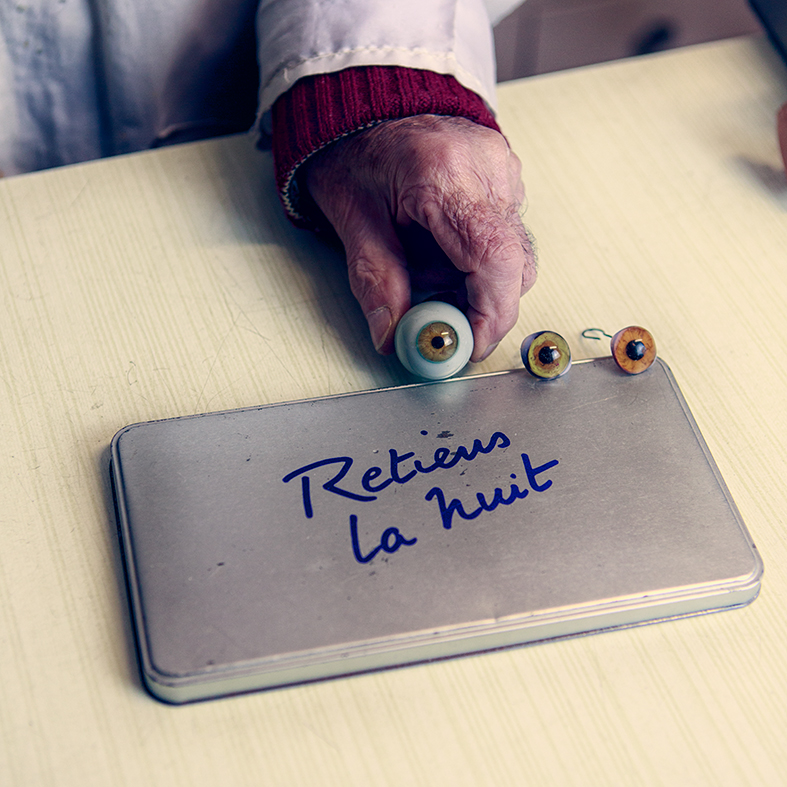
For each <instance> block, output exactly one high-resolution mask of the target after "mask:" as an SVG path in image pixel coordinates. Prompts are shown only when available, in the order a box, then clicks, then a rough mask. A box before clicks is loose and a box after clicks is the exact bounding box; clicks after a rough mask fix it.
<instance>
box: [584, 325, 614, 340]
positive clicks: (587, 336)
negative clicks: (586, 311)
mask: <svg viewBox="0 0 787 787" xmlns="http://www.w3.org/2000/svg"><path fill="white" fill-rule="evenodd" d="M591 333H600V334H601V336H606V337H607V339H611V338H612V335H611V334H609V333H607V332H606V331H604V330H602V329H601V328H585V330H584V331H582V338H583V339H595V340H596V341H598V342H600V341H601V336H591V335H590V334H591Z"/></svg>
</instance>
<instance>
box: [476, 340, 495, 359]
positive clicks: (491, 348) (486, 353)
mask: <svg viewBox="0 0 787 787" xmlns="http://www.w3.org/2000/svg"><path fill="white" fill-rule="evenodd" d="M498 344H500V342H495V343H494V344H490V345H489V347H487V348H486V350H485V351H484V354H483V355H482V356H481V360H479V362H478V363H481V361H485V360H486V359H487V358H488V357H489V356H490V355H491V354H492V353H493V352H494V351H495V350H496V349H497V345H498Z"/></svg>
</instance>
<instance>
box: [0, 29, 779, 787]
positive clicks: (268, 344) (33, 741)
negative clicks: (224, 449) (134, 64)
mask: <svg viewBox="0 0 787 787" xmlns="http://www.w3.org/2000/svg"><path fill="white" fill-rule="evenodd" d="M785 99H787V74H786V72H785V69H784V68H783V67H782V66H781V65H780V64H779V63H778V62H777V60H776V58H775V57H774V56H773V55H772V54H771V52H770V50H769V48H768V45H767V44H766V43H765V42H764V41H762V40H759V39H741V40H733V41H727V42H722V43H717V44H712V45H708V46H702V47H699V48H694V49H688V50H683V51H676V52H671V53H669V54H664V55H659V56H655V57H652V58H647V59H643V60H638V61H631V62H621V63H616V64H611V65H604V66H600V67H594V68H589V69H585V70H579V71H575V72H568V73H562V74H555V75H551V76H545V77H539V78H534V79H531V80H527V81H522V82H519V83H513V84H508V85H505V86H504V87H502V88H501V90H500V100H501V113H500V116H501V121H502V125H503V127H504V128H505V130H506V132H507V134H508V136H509V138H510V140H511V143H512V145H513V147H514V148H515V149H516V150H517V151H518V153H519V154H520V156H521V157H522V159H523V161H524V166H525V176H526V181H527V186H528V194H529V200H530V204H529V208H528V211H527V216H526V218H527V221H528V223H529V225H530V227H531V229H532V230H533V232H534V233H535V235H536V236H537V238H538V243H539V248H540V257H541V275H540V279H539V282H538V284H537V285H536V288H535V289H534V290H533V291H532V293H531V294H529V295H528V296H527V297H526V299H525V300H524V301H523V304H522V309H521V318H520V322H519V324H518V326H517V328H516V329H515V331H514V332H513V333H512V334H511V336H510V337H509V338H508V339H507V340H506V341H504V343H503V344H502V345H501V347H500V349H499V350H498V351H497V352H496V353H495V354H494V355H493V356H492V358H491V359H490V360H488V361H487V362H486V363H485V364H483V365H482V366H481V368H480V370H482V371H488V370H495V369H504V368H509V367H513V366H516V365H517V363H518V359H517V353H518V344H519V342H520V341H521V339H522V337H523V336H524V335H525V334H527V333H529V332H531V331H533V330H536V329H542V328H550V329H554V330H557V331H559V332H560V333H562V334H563V335H564V336H566V337H567V338H568V339H569V341H570V342H571V344H572V345H573V347H574V351H575V355H576V356H579V357H582V356H585V357H588V356H592V355H596V354H599V353H603V352H604V349H605V348H604V347H599V346H598V345H597V343H594V342H588V341H583V340H581V339H580V338H579V333H580V332H581V330H582V329H583V328H586V327H589V326H596V325H599V326H601V327H604V328H606V329H607V330H609V331H612V330H616V329H618V328H620V327H622V326H623V325H626V324H629V323H632V322H636V323H641V324H643V325H646V326H647V327H649V328H650V329H651V331H652V332H653V333H654V335H655V336H656V339H657V342H658V345H659V349H660V352H661V354H662V356H663V357H664V358H665V359H666V360H667V361H668V363H669V364H670V365H671V367H672V369H673V371H674V373H675V376H676V378H677V379H678V381H679V383H680V384H681V387H682V389H683V391H684V394H685V396H686V398H687V400H688V402H689V404H690V406H691V407H692V409H693V412H694V415H695V417H696V419H697V421H698V423H699V426H700V428H701V430H702V431H703V433H704V435H705V438H706V440H707V442H708V444H709V446H710V448H711V451H712V453H713V454H714V456H715V458H716V460H717V462H718V464H719V466H720V468H721V471H722V474H723V475H724V478H725V479H726V481H727V483H728V485H729V487H730V490H731V492H732V494H733V496H734V498H735V500H736V501H737V503H738V506H739V508H740V510H741V513H742V515H743V518H744V520H745V521H746V522H747V524H748V527H749V529H750V531H751V533H752V535H753V536H754V539H755V541H756V543H757V545H758V547H759V549H760V551H761V553H762V555H763V558H764V560H765V566H766V573H765V578H764V584H763V590H762V593H761V596H760V598H759V599H758V600H757V601H755V602H754V604H752V605H751V606H750V607H748V608H746V609H744V610H737V611H730V612H724V613H720V614H717V615H710V616H706V617H699V618H692V619H687V620H681V621H676V622H669V623H662V624H658V625H654V626H647V627H643V628H638V629H632V630H627V631H618V632H614V633H607V634H602V635H598V636H592V637H585V638H581V639H573V640H567V641H561V642H554V643H548V644H543V645H537V646H533V647H528V648H523V649H517V650H509V651H503V652H498V653H492V654H487V655H482V656H477V657H470V658H465V659H458V660H452V661H446V662H441V663H437V664H432V665H425V666H417V667H412V668H405V669H399V670H393V671H388V672H383V673H378V674H370V675H365V676H360V677H354V678H350V679H342V680H335V681H330V682H325V683H320V684H315V685H309V686H303V687H296V688H290V689H285V690H279V691H272V692H268V693H258V694H252V695H248V696H244V697H238V698H233V699H226V700H220V701H215V702H208V703H202V704H197V705H192V706H185V707H180V708H175V707H170V706H166V705H163V704H160V703H159V702H157V701H155V700H153V699H151V698H150V697H149V696H148V695H147V694H146V693H145V692H144V691H143V690H142V688H141V687H140V683H139V679H138V674H137V668H136V664H135V657H134V653H133V647H132V644H131V637H130V632H129V625H128V622H127V618H128V615H127V609H126V601H125V595H124V589H123V583H122V571H121V568H120V563H119V559H118V550H117V546H116V536H115V532H114V516H113V511H112V503H111V497H110V491H109V488H108V481H107V446H108V443H109V441H110V439H111V437H112V435H113V434H114V433H115V431H116V430H118V429H119V428H120V427H122V426H123V425H125V424H127V423H130V422H135V421H140V420H146V419H154V418H163V417H167V416H174V415H181V414H186V413H195V412H202V411H209V410H219V409H225V408H233V407H241V406H246V405H254V404H257V403H261V402H274V401H281V400H287V399H296V398H302V397H310V396H315V395H323V394H329V393H337V392H341V391H350V390H358V389H364V388H371V387H376V386H382V385H390V384H396V383H398V382H401V381H404V376H403V374H402V373H401V372H400V369H399V366H398V364H397V362H396V361H395V360H393V359H380V358H378V357H377V356H376V355H375V354H374V352H373V351H372V350H371V349H370V347H369V342H368V341H367V338H366V332H365V327H364V323H363V319H362V317H361V315H360V313H359V311H358V310H357V309H356V308H355V307H354V306H350V305H349V304H351V299H350V294H349V291H348V288H347V285H346V283H345V281H344V278H343V276H342V260H341V257H340V256H339V255H338V254H335V253H334V252H332V251H330V250H327V249H326V248H325V247H323V246H322V245H321V244H320V243H319V242H318V241H316V240H315V239H313V238H312V237H310V236H309V235H308V234H306V233H303V232H299V231H296V230H294V229H292V228H291V227H290V226H288V224H287V222H286V221H285V220H284V219H283V218H282V217H281V214H280V211H279V209H278V206H277V204H276V200H275V195H274V193H273V190H272V187H271V164H270V160H269V158H268V157H267V156H266V155H264V154H260V153H257V152H255V151H253V150H252V148H251V146H250V144H249V142H248V140H246V139H245V138H234V139H227V140H221V141H212V142H207V143H198V144H194V145H189V146H184V147H177V148H173V149H168V150H160V151H157V152H152V153H144V154H139V155H134V156H129V157H125V158H119V159H115V160H110V161H104V162H99V163H92V164H87V165H82V166H75V167H70V168H64V169H61V170H56V171H51V172H47V173H41V174H35V175H29V176H23V177H17V178H11V179H8V180H5V181H2V182H0V263H1V264H0V297H1V298H2V310H0V326H1V327H0V423H1V424H2V427H1V428H2V432H1V433H0V434H1V436H2V439H0V472H1V473H2V475H1V476H0V479H2V507H0V658H1V666H0V784H3V785H57V786H58V787H62V786H63V785H79V787H88V786H89V785H135V787H136V786H137V785H143V784H144V785H149V786H151V787H152V786H153V785H166V786H167V787H171V786H173V785H184V787H185V786H188V787H193V786H194V785H202V784H222V785H306V784H308V785H312V784H314V785H317V784H319V785H337V786H338V785H341V786H342V787H346V786H347V785H364V786H366V785H429V787H432V786H433V785H442V784H447V785H478V784H494V785H499V784H516V785H520V784H532V785H554V784H568V785H582V786H584V785H595V784H598V785H613V784H614V785H640V784H642V785H670V786H672V785H714V786H715V785H749V784H751V785H764V784H765V785H777V784H787V634H786V633H785V630H786V627H785V618H786V617H787V527H786V526H785V519H786V518H787V472H786V469H785V456H787V339H786V338H785V337H787V180H785V176H784V174H783V172H782V170H781V161H780V158H779V153H778V147H777V143H776V139H775V133H774V113H775V111H776V108H777V106H778V105H779V104H780V103H781V102H782V101H784V100H785ZM667 493H668V490H665V494H667Z"/></svg>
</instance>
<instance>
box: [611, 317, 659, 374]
mask: <svg viewBox="0 0 787 787" xmlns="http://www.w3.org/2000/svg"><path fill="white" fill-rule="evenodd" d="M609 347H610V350H612V357H613V358H614V360H615V363H616V364H617V365H618V366H619V367H620V369H621V370H622V371H624V372H625V373H626V374H641V373H642V372H644V371H645V370H646V369H649V368H650V367H651V365H652V364H653V361H655V360H656V342H655V340H654V339H653V336H652V335H651V334H650V332H649V331H646V330H645V329H644V328H640V327H639V326H638V325H630V326H629V327H628V328H623V330H621V331H618V332H617V333H616V334H615V335H614V336H613V337H612V341H610V343H609Z"/></svg>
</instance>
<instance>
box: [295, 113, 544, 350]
mask: <svg viewBox="0 0 787 787" xmlns="http://www.w3.org/2000/svg"><path fill="white" fill-rule="evenodd" d="M520 172H521V164H520V161H519V159H518V158H517V157H516V155H515V154H514V153H513V152H511V150H510V148H509V147H508V144H507V143H506V141H505V139H504V138H503V137H502V136H501V135H500V134H499V133H498V132H496V131H494V130H492V129H489V128H486V127H484V126H481V125H478V124H476V123H473V122H472V121H469V120H465V119H463V118H454V117H439V116H435V115H420V116H416V117H410V118H404V119H401V120H392V121H388V122H385V123H381V124H380V125H378V126H375V127H373V128H371V129H367V130H365V131H362V132H360V133H357V134H354V135H352V136H350V137H348V138H346V139H344V140H340V141H338V142H336V143H334V144H332V145H330V146H329V147H328V148H326V149H325V150H323V151H321V152H320V153H319V154H317V155H316V156H315V157H314V158H313V160H312V161H311V162H310V164H309V165H308V171H307V175H306V183H307V186H308V189H309V191H310V193H311V195H312V197H313V199H314V201H315V202H316V203H317V205H318V206H319V208H320V209H321V210H322V212H323V213H324V214H325V217H326V218H327V219H328V221H329V222H330V223H331V224H332V225H333V227H334V229H335V230H336V233H337V234H338V236H339V238H340V239H341V241H342V243H343V244H344V248H345V251H346V254H347V265H348V269H349V278H350V285H351V287H352V291H353V293H354V295H355V297H356V298H357V299H358V302H359V303H360V305H361V308H362V309H363V313H364V314H365V315H366V319H367V321H368V323H369V330H370V332H371V336H372V341H373V342H374V346H375V347H376V349H377V350H378V351H379V352H381V353H390V352H392V351H393V337H394V330H395V328H396V324H397V323H398V321H399V319H400V318H401V317H402V315H403V314H404V313H405V312H406V311H407V310H408V309H409V308H410V305H411V292H412V291H413V290H426V291H429V292H431V293H438V292H452V293H453V294H454V295H455V296H456V298H457V300H458V305H460V307H461V308H463V310H464V311H466V313H467V317H468V319H469V321H470V325H471V326H472V328H473V337H474V345H475V347H474V350H473V355H472V358H471V360H472V361H481V360H483V359H484V358H486V357H487V356H488V355H489V354H490V353H491V352H492V351H493V350H494V349H495V347H496V346H497V344H498V342H499V341H500V340H501V339H502V338H503V336H505V334H506V333H507V332H508V331H509V330H511V328H512V327H513V326H514V323H515V322H516V320H517V316H518V311H519V299H520V298H521V296H522V295H523V294H524V293H525V292H527V290H529V289H530V288H531V287H532V286H533V284H534V283H535V279H536V264H535V257H534V252H533V248H532V245H531V242H530V238H529V236H528V234H527V232H526V230H525V228H524V226H523V224H522V221H521V219H520V215H519V209H520V205H521V203H522V200H523V199H524V187H523V185H522V182H521V179H520Z"/></svg>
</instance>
